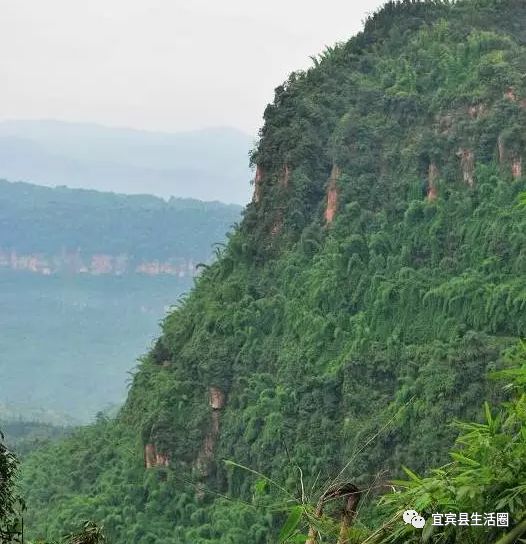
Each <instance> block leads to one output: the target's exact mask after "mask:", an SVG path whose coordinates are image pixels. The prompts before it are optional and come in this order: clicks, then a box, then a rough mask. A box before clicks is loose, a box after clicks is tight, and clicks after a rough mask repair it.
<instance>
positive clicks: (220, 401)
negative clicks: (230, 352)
mask: <svg viewBox="0 0 526 544" xmlns="http://www.w3.org/2000/svg"><path fill="white" fill-rule="evenodd" d="M208 404H209V406H210V408H211V409H212V415H211V416H212V417H211V425H210V428H209V430H208V432H207V434H206V436H205V438H204V440H203V444H202V446H201V450H200V451H199V455H198V456H197V460H196V463H195V466H196V469H197V471H198V473H199V474H200V476H202V477H206V476H208V473H209V470H210V463H211V461H212V459H213V458H214V450H215V445H216V442H217V438H218V436H219V426H220V414H221V410H222V409H223V408H224V406H225V394H224V393H223V391H222V390H221V389H219V388H218V387H215V386H212V387H209V389H208Z"/></svg>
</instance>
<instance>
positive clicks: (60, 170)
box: [0, 120, 252, 204]
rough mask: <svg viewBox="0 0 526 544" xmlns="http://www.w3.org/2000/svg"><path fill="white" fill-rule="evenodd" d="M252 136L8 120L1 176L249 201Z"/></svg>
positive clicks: (1, 137)
mask: <svg viewBox="0 0 526 544" xmlns="http://www.w3.org/2000/svg"><path fill="white" fill-rule="evenodd" d="M251 147H252V141H251V138H250V137H249V136H248V135H246V134H244V133H242V132H240V131H238V130H236V129H233V128H211V129H204V130H199V131H193V132H181V133H173V134H170V133H161V132H147V131H140V130H131V129H124V128H111V127H104V126H100V125H95V124H88V123H68V122H61V121H52V120H42V121H31V120H27V121H21V120H18V121H17V120H13V121H4V122H0V165H1V166H0V177H3V178H6V179H11V180H20V181H31V182H36V183H39V184H43V185H52V186H54V185H68V186H70V187H76V188H79V187H86V188H90V189H97V190H99V191H113V192H120V193H130V194H141V193H147V194H153V195H157V196H161V197H164V198H169V197H171V196H175V197H184V198H196V199H200V200H219V201H223V202H235V203H239V204H246V202H247V201H248V199H249V197H250V186H249V179H250V171H249V169H248V168H247V157H248V153H249V150H250V148H251Z"/></svg>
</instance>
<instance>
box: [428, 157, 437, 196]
mask: <svg viewBox="0 0 526 544" xmlns="http://www.w3.org/2000/svg"><path fill="white" fill-rule="evenodd" d="M439 175H440V173H439V171H438V167H437V165H436V164H435V163H434V162H431V163H430V164H429V172H428V177H427V199H428V200H429V201H433V200H436V199H437V197H438V187H437V181H438V177H439Z"/></svg>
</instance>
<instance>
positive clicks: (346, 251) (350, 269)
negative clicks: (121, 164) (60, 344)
mask: <svg viewBox="0 0 526 544" xmlns="http://www.w3.org/2000/svg"><path fill="white" fill-rule="evenodd" d="M525 28H526V8H525V6H524V3H523V2H519V1H515V0H477V1H461V2H458V3H453V4H450V3H448V2H441V1H438V0H435V1H428V2H412V1H405V2H402V3H401V4H396V3H389V4H387V5H386V6H385V8H384V9H383V10H382V11H381V12H379V13H378V14H376V15H375V16H373V17H372V18H371V19H369V21H368V22H367V23H366V26H365V30H364V32H363V33H362V34H360V35H358V36H356V37H354V38H352V39H351V40H350V41H349V42H348V43H346V44H343V45H340V46H337V47H335V48H333V49H330V50H327V51H326V52H325V53H324V54H323V55H322V56H321V57H320V58H318V59H316V60H315V66H314V67H313V68H312V69H310V70H308V71H307V72H305V73H295V74H292V75H291V76H290V78H289V79H288V81H287V82H286V83H285V84H284V85H283V86H281V87H279V88H278V89H277V90H276V97H275V101H274V103H273V104H271V105H269V106H268V108H267V109H266V111H265V126H264V127H263V129H262V131H261V139H260V141H259V144H258V146H257V147H256V149H255V150H254V153H253V155H252V159H253V162H254V164H255V165H257V166H258V174H257V176H256V177H257V185H256V194H257V199H256V201H255V202H254V203H252V204H250V205H249V206H248V207H247V209H246V211H245V215H244V219H243V222H242V224H241V225H240V226H239V228H237V229H236V230H235V231H234V232H233V233H232V234H231V235H230V237H229V243H228V245H227V246H226V247H225V248H224V250H223V252H222V254H221V257H220V259H219V260H218V261H217V262H216V263H214V264H213V265H212V266H210V267H208V268H207V269H206V270H205V271H204V273H203V274H202V276H201V277H200V278H199V280H198V281H197V285H196V287H195V289H194V290H193V291H192V292H191V293H190V294H189V295H188V297H187V298H186V299H185V301H184V303H183V304H181V305H180V306H179V307H177V309H175V311H174V312H172V313H171V314H170V315H169V316H168V317H167V318H166V319H165V320H164V322H163V327H162V335H161V337H160V338H159V340H158V341H157V342H156V344H155V345H154V347H153V349H152V350H151V351H150V352H149V354H148V355H147V356H145V357H144V359H143V361H142V363H141V365H140V367H139V369H138V371H137V372H136V373H135V375H134V377H133V384H132V387H131V389H130V392H129V395H128V400H127V402H126V404H125V406H124V407H123V409H122V410H121V412H120V413H119V415H118V416H117V418H116V419H115V420H110V419H106V418H99V421H98V422H97V423H96V424H94V425H92V426H90V427H88V428H85V429H82V430H79V431H78V432H76V433H74V434H73V436H72V437H71V438H69V439H67V440H66V441H64V442H62V443H58V444H53V445H51V446H49V447H48V448H45V449H42V450H40V451H38V452H35V453H34V454H33V455H32V456H31V457H30V458H29V459H28V460H27V462H26V463H25V466H24V474H23V489H24V491H25V493H26V495H27V499H28V507H29V510H28V518H27V521H28V524H29V526H30V527H31V530H32V531H33V533H34V534H35V535H38V536H43V537H47V538H55V537H56V536H58V535H60V534H62V532H63V530H65V529H68V530H69V528H70V527H73V526H78V524H79V522H80V521H81V520H83V519H92V520H94V521H96V522H100V523H103V524H104V526H105V528H106V531H107V535H108V539H109V540H110V541H111V542H112V543H115V544H124V543H126V544H153V543H158V542H163V543H167V544H168V543H173V544H175V543H177V544H181V543H185V544H186V543H188V544H212V543H214V544H219V543H221V544H227V543H228V544H244V543H246V542H251V543H254V544H257V543H261V544H263V543H274V542H277V541H278V535H279V532H280V528H281V527H283V524H284V521H285V511H286V510H287V509H288V507H289V506H292V505H296V504H298V501H299V502H304V503H306V504H312V505H315V504H316V503H317V501H318V499H319V497H320V496H321V495H322V494H323V493H324V491H325V490H327V488H328V487H330V484H331V483H333V482H352V483H353V485H356V486H358V487H359V488H360V489H365V490H367V493H366V496H367V499H364V501H363V505H364V506H363V510H361V511H360V515H359V524H360V525H358V524H357V525H356V527H357V530H358V531H362V534H364V535H367V534H371V533H370V531H371V530H372V529H374V526H375V524H377V525H382V524H383V523H384V519H383V518H382V513H381V512H379V511H378V510H377V509H376V508H374V507H373V506H372V505H371V504H369V503H368V500H369V502H370V499H371V498H374V495H375V494H376V493H378V492H379V493H382V492H384V491H387V490H389V489H390V488H389V487H388V485H387V484H388V482H389V480H391V479H392V478H394V477H399V476H400V475H401V474H403V471H402V467H403V466H408V467H411V468H412V470H414V471H416V472H419V473H424V472H425V471H426V470H428V469H430V468H431V467H433V466H439V465H442V464H443V463H445V462H446V461H447V460H448V452H449V450H450V448H451V447H452V446H453V444H454V441H455V438H456V436H457V434H458V430H457V429H456V428H455V427H452V426H451V425H450V423H451V422H452V421H453V420H454V419H456V418H460V419H462V420H465V421H472V422H474V423H473V427H469V426H466V427H463V429H462V430H463V433H464V435H465V436H464V438H461V444H462V445H464V446H465V447H466V451H467V454H466V455H467V457H470V456H471V457H473V462H477V463H482V462H483V461H485V459H481V455H483V453H484V451H486V450H484V448H485V447H486V444H489V449H488V451H487V457H486V459H487V460H489V461H488V462H490V463H495V462H496V459H499V460H506V459H508V460H509V459H513V458H514V455H515V454H516V453H517V452H518V451H522V452H524V450H523V449H522V450H520V449H514V447H513V445H512V443H513V442H514V441H515V440H516V439H517V437H518V438H520V439H521V440H523V438H521V437H523V435H524V432H523V427H522V424H523V421H524V419H514V418H515V414H516V413H520V414H521V417H522V416H523V409H524V400H523V399H522V398H520V399H519V400H515V401H513V402H514V404H512V405H511V406H510V407H509V408H508V409H506V408H502V410H503V415H502V416H500V417H498V418H496V419H493V418H494V416H493V415H492V414H490V412H491V410H487V412H488V413H487V415H486V421H485V420H484V417H485V416H484V411H483V410H482V409H481V403H482V401H483V400H487V401H489V402H490V403H491V404H494V403H498V402H500V401H502V400H503V398H504V397H505V393H503V392H502V389H501V387H500V386H496V385H495V382H493V381H491V380H488V379H487V376H488V373H491V372H493V371H502V370H503V369H507V368H511V367H512V366H513V365H514V364H516V363H514V362H513V349H514V346H516V344H517V340H518V339H519V338H521V337H524V336H525V333H526V312H525V311H524V309H525V307H526V214H525V213H524V209H521V208H520V207H519V205H518V201H519V195H520V194H521V192H524V191H525V189H526V182H525V178H524V177H523V176H522V162H521V161H522V157H523V155H524V152H525V144H526V142H525V141H524V139H523V134H524V132H525V129H526V109H525V103H524V99H525V98H526V81H525V80H524V78H523V73H524V68H525V67H526V33H525V31H524V29H525ZM328 180H329V181H328ZM327 194H328V196H327ZM327 201H329V203H330V204H331V210H330V211H331V213H329V214H328V216H329V218H330V216H331V214H332V212H334V219H333V220H332V221H331V222H330V224H327V221H326V220H325V218H324V213H325V211H326V205H327V204H326V203H327ZM223 401H224V402H223ZM506 410H508V411H506ZM515 411H516V412H515ZM495 417H496V416H495ZM510 418H511V421H512V424H510ZM495 421H498V424H497V423H495ZM477 422H478V425H479V426H477ZM503 426H504V427H503ZM517 428H518V429H519V430H518V431H517ZM473 429H479V430H480V433H479V436H482V438H480V439H479V438H474V437H473V435H472V434H471V432H472V430H473ZM488 433H490V434H491V433H493V434H492V435H491V436H492V437H493V436H494V437H495V440H496V442H495V443H494V442H492V441H491V440H490V439H489V438H488V440H487V441H485V439H484V437H485V436H487V435H488ZM466 436H467V437H468V438H466ZM510 437H511V438H510ZM508 446H509V448H508ZM501 448H504V453H503V454H502V457H500V454H499V452H500V449H501ZM506 456H508V457H506ZM225 460H226V461H227V462H225ZM458 460H459V458H457V461H458ZM145 463H146V464H147V465H148V468H145ZM459 463H460V464H462V460H461V459H460V461H459ZM43 467H45V469H44V468H43ZM242 467H246V468H242ZM461 469H463V467H458V469H455V468H453V469H452V473H451V478H457V480H455V482H454V483H455V485H457V484H459V486H458V488H459V489H460V488H461V486H462V478H465V474H462V470H461ZM523 469H524V467H523V465H522V464H521V461H517V464H516V465H513V466H510V468H509V470H510V471H511V470H519V471H521V472H519V473H518V474H515V475H514V479H509V480H507V479H502V480H501V479H500V474H499V473H498V472H490V473H488V472H487V471H482V473H481V478H483V477H487V478H488V480H485V481H483V480H477V479H474V480H473V482H472V484H471V485H472V486H473V488H474V491H473V492H468V494H467V495H468V496H469V499H470V501H472V502H470V501H467V500H466V501H464V502H461V501H460V500H459V496H458V494H457V492H456V490H455V488H454V487H452V488H451V489H450V490H444V491H443V493H442V494H441V495H440V496H439V497H438V499H439V500H438V502H436V501H435V497H433V498H432V499H431V500H428V497H427V496H426V495H425V489H424V487H422V486H426V485H428V483H427V482H429V481H431V482H432V485H436V486H440V485H441V484H440V482H438V483H436V484H435V483H433V482H437V481H439V480H440V478H442V477H443V473H442V472H440V471H438V472H437V471H435V472H431V473H430V476H429V478H430V479H431V480H423V481H424V483H422V480H420V479H419V477H416V476H415V478H416V480H417V482H416V483H417V484H418V485H415V486H414V488H411V487H410V488H409V490H408V491H407V492H406V493H407V494H409V495H407V494H406V495H404V498H408V497H410V496H411V493H414V496H415V499H418V500H419V501H420V502H419V504H418V505H417V506H418V507H419V508H422V509H427V508H431V506H436V505H438V506H441V505H445V504H447V505H448V506H449V505H451V508H453V507H455V506H465V507H467V506H473V508H475V507H476V508H477V509H478V508H483V507H484V506H486V505H485V504H481V505H480V507H479V506H478V503H477V500H478V499H480V498H481V497H487V498H488V500H489V499H493V498H495V499H496V500H497V499H498V500H501V499H503V497H504V496H508V498H509V495H506V493H505V491H506V490H502V489H501V490H500V491H499V490H496V489H495V488H494V487H491V486H492V485H494V484H495V480H499V481H502V482H503V484H502V485H504V486H506V485H508V484H510V485H511V484H512V485H517V490H516V494H515V495H514V498H513V500H514V501H516V504H513V505H512V507H511V506H510V514H511V516H512V519H511V523H512V525H514V524H516V523H519V522H521V516H523V515H524V497H525V489H524V485H523V484H524V473H523V472H522V471H523ZM250 471H255V472H250ZM261 475H264V477H263V476H261ZM447 477H448V478H449V477H450V476H449V475H448V476H447ZM488 482H489V483H488ZM486 483H488V488H485V487H484V486H485V485H486ZM429 485H431V484H429ZM423 489H424V491H423ZM486 489H490V490H491V493H488V494H487V495H485V494H484V490H486ZM493 491H495V493H493ZM459 493H460V496H461V495H462V493H463V491H459ZM455 500H456V502H455ZM510 500H511V499H510ZM426 501H427V502H426ZM433 501H435V502H433ZM400 504H401V503H396V504H395V505H394V506H393V508H394V509H395V510H396V509H397V508H398V507H399V506H400ZM506 506H509V505H507V504H503V505H502V507H503V508H504V507H506ZM498 508H499V506H498V505H493V508H492V509H494V510H497V509H498ZM293 513H294V512H293ZM328 514H330V512H328ZM294 515H295V514H294ZM289 521H290V518H289ZM293 521H294V520H293ZM398 523H399V524H402V522H401V521H400V520H398ZM287 525H293V524H292V523H289V524H286V525H285V526H287ZM400 526H401V525H398V527H400ZM395 529H396V528H395ZM395 529H393V530H395ZM395 536H396V535H395ZM464 536H465V535H464V533H462V532H460V533H459V534H458V535H457V533H454V534H451V532H450V531H448V532H447V533H446V534H444V535H442V536H439V537H437V538H438V539H437V541H440V542H459V543H460V542H466V540H465V539H464V540H462V538H464ZM494 536H495V535H492V534H489V533H488V532H484V531H482V532H479V533H478V536H474V537H473V539H472V540H469V542H476V543H477V544H478V543H480V544H482V543H483V542H488V539H489V538H493V537H494ZM406 537H407V540H404V538H406ZM409 538H412V537H411V536H407V535H401V536H400V537H399V540H398V541H399V542H405V541H409ZM415 538H416V537H415ZM470 538H471V537H470ZM353 539H354V541H356V542H361V541H363V540H364V538H362V537H361V536H360V535H359V534H358V535H355V536H354V537H353Z"/></svg>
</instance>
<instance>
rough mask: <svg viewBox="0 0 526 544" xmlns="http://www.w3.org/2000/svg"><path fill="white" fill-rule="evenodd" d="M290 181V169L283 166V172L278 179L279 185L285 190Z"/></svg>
mask: <svg viewBox="0 0 526 544" xmlns="http://www.w3.org/2000/svg"><path fill="white" fill-rule="evenodd" d="M289 181H290V168H289V165H288V164H285V166H284V167H283V172H282V173H281V176H280V178H279V184H280V185H281V187H285V188H287V187H288V186H289Z"/></svg>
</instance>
